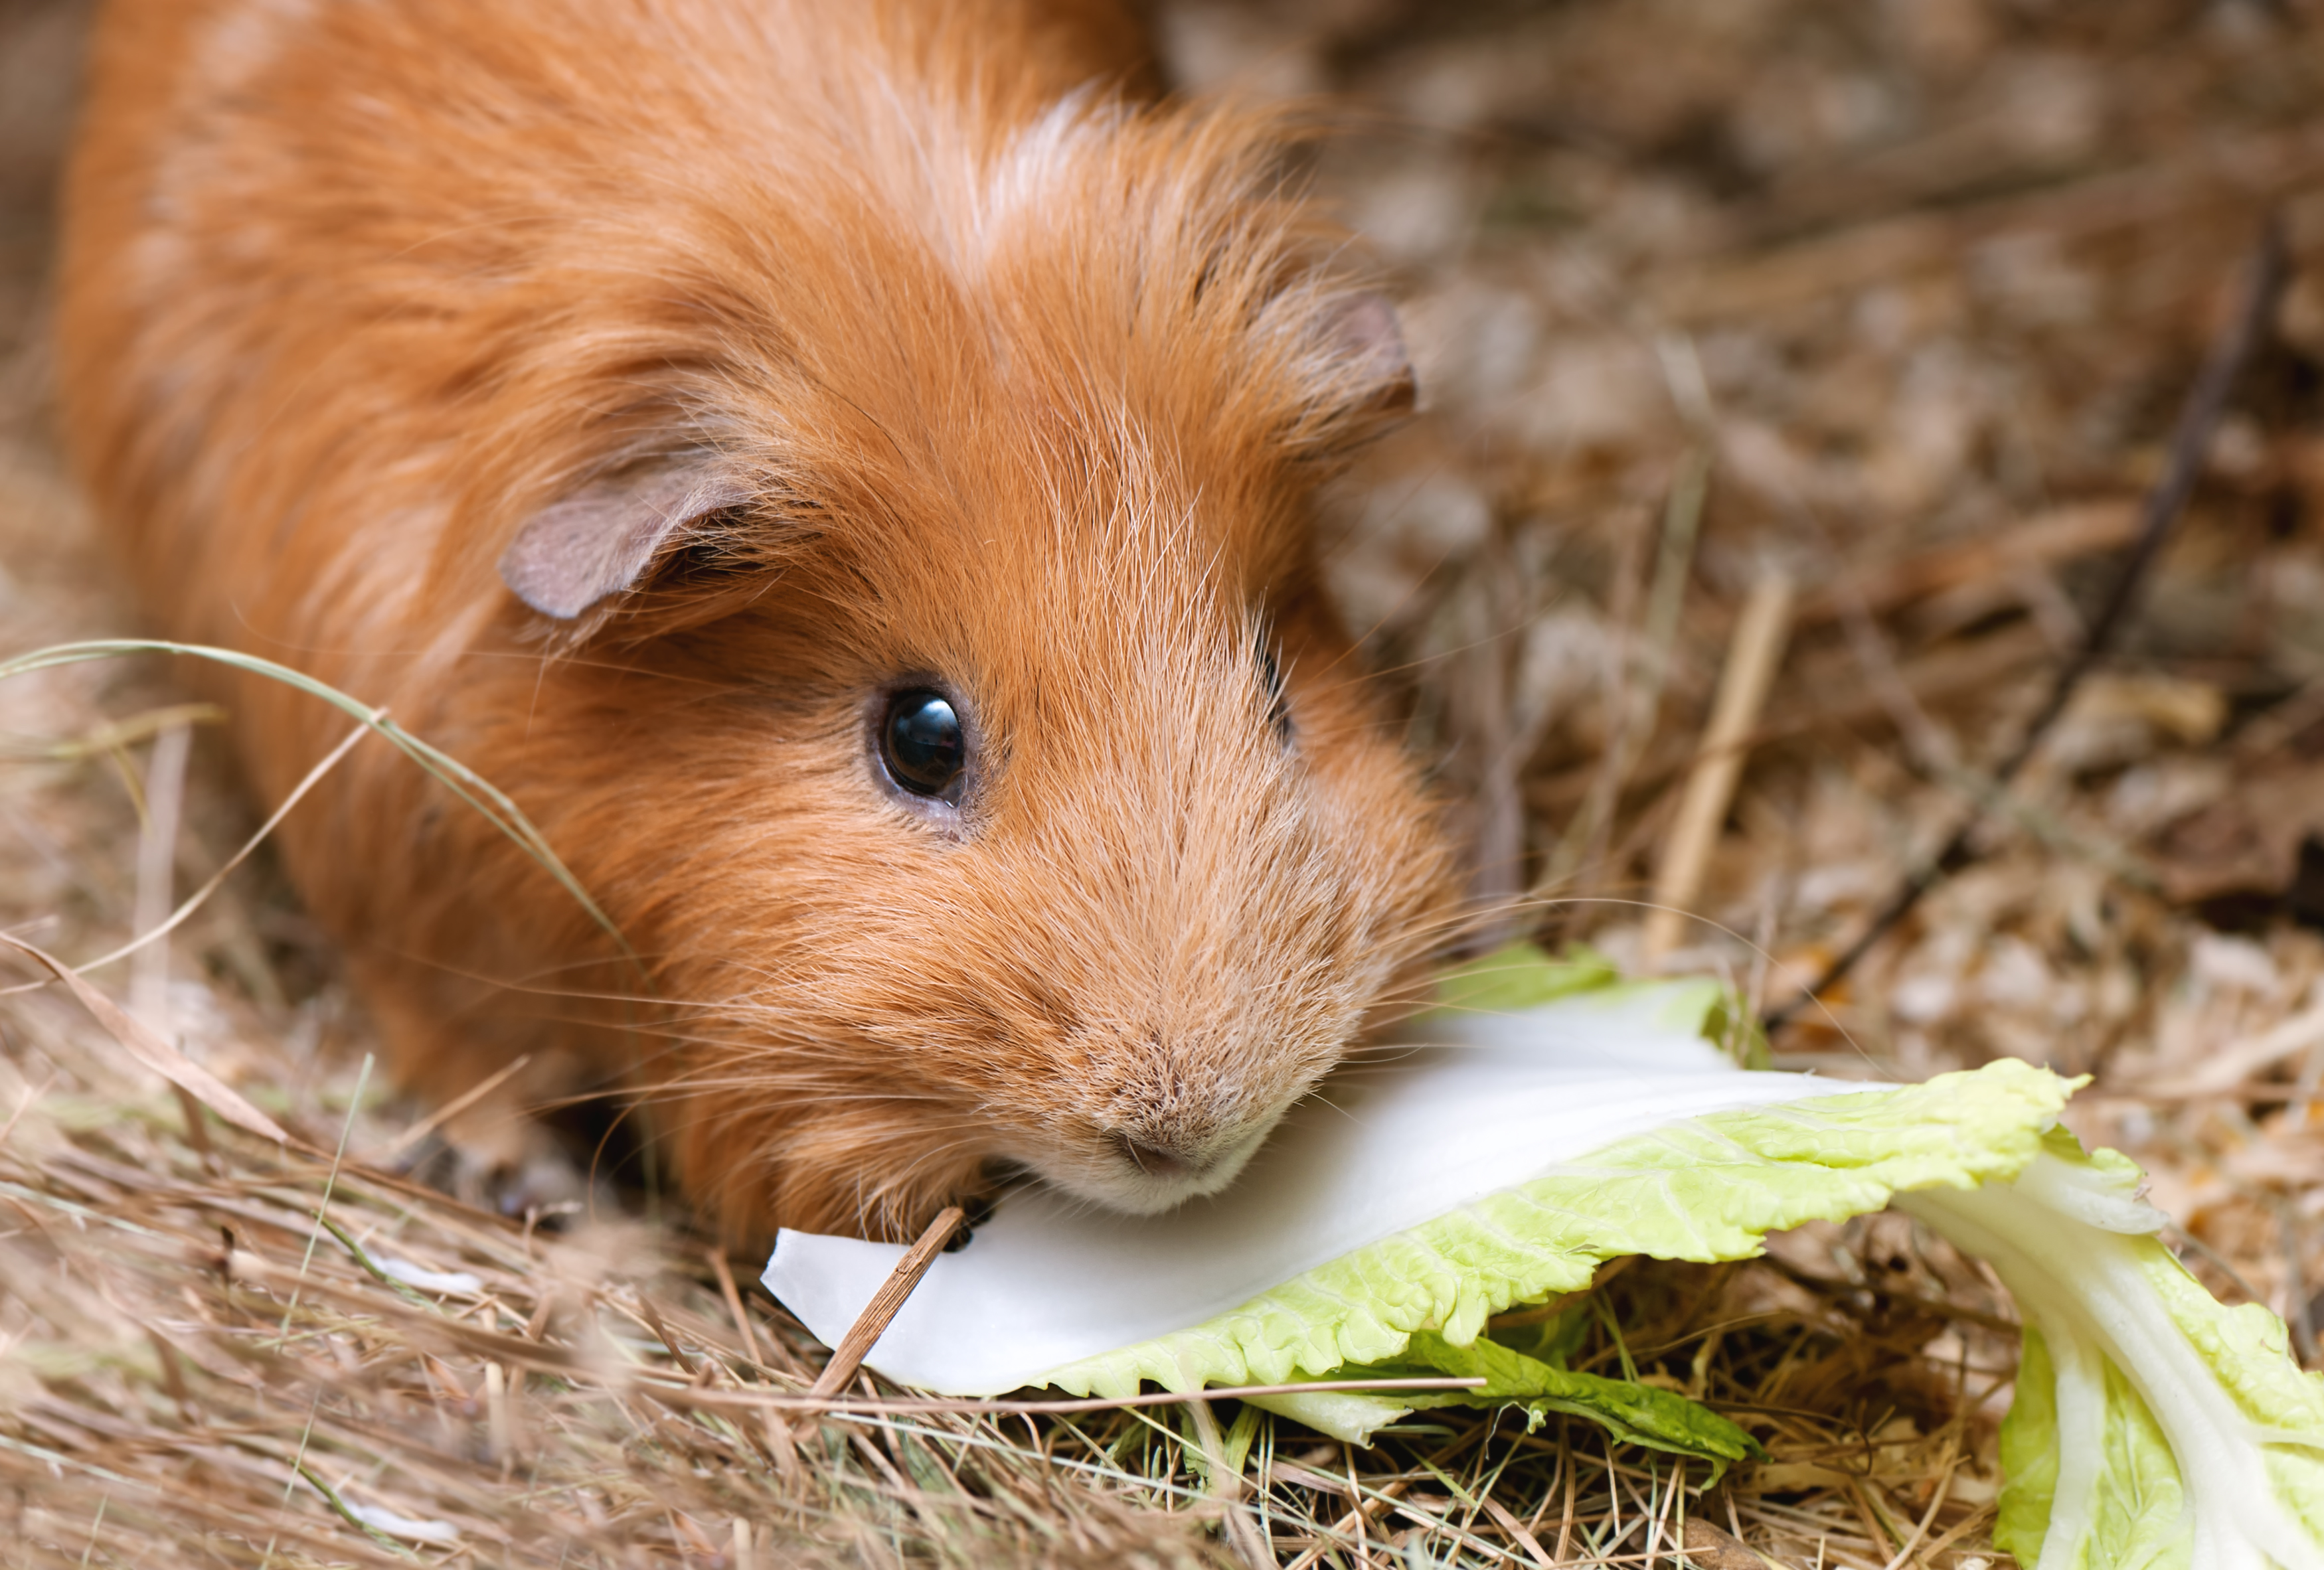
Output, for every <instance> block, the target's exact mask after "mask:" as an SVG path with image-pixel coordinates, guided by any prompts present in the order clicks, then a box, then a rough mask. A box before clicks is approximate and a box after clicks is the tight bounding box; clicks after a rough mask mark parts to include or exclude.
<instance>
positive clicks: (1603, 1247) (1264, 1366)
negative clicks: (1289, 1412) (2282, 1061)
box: [1043, 988, 2070, 1397]
mask: <svg viewBox="0 0 2324 1570" xmlns="http://www.w3.org/2000/svg"><path fill="white" fill-rule="evenodd" d="M1711 996H1715V988H1714V989H1712V993H1711ZM1709 1001H1710V997H1709V996H1704V998H1703V1002H1704V1005H1705V1006H1706V1007H1707V1005H1708V1003H1709ZM1695 1017H1696V1019H1697V1020H1698V1021H1699V1020H1700V1019H1701V1015H1699V1014H1698V1015H1696V1016H1695ZM2069 1093H2070V1085H2069V1084H2068V1083H2067V1082H2066V1081H2064V1080H2061V1079H2059V1078H2058V1077H2057V1076H2056V1075H2054V1074H2052V1073H2050V1072H2049V1071H2048V1070H2042V1069H2036V1068H2034V1067H2033V1066H2032V1065H2030V1064H2026V1063H2023V1062H2019V1061H2017V1060H2014V1059H2005V1060H2000V1061H1998V1062H1995V1063H1990V1064H1987V1066H1986V1067H1985V1068H1983V1069H1979V1070H1974V1071H1972V1072H1967V1073H1958V1074H1947V1075H1943V1076H1941V1077H1939V1078H1938V1079H1932V1080H1931V1081H1929V1082H1928V1083H1927V1084H1925V1085H1916V1086H1903V1087H1896V1088H1883V1089H1877V1090H1868V1091H1865V1092H1863V1093H1860V1094H1855V1095H1844V1096H1832V1097H1817V1098H1814V1099H1812V1100H1809V1101H1804V1102H1797V1103H1788V1104H1782V1105H1777V1106H1760V1107H1751V1108H1746V1109H1742V1110H1738V1111H1732V1112H1723V1113H1713V1114H1710V1115H1708V1116H1702V1117H1698V1118H1690V1119H1684V1120H1681V1121H1679V1122H1676V1123H1674V1124H1672V1125H1667V1126H1666V1127H1664V1128H1661V1129H1657V1130H1655V1131H1653V1132H1652V1133H1649V1134H1639V1135H1635V1136H1632V1137H1630V1138H1628V1139H1624V1140H1620V1141H1618V1142H1616V1143H1613V1144H1611V1145H1609V1146H1607V1147H1606V1148H1604V1149H1602V1150H1600V1151H1598V1152H1591V1153H1589V1154H1587V1155H1584V1156H1582V1157H1581V1158H1579V1159H1577V1160H1575V1161H1571V1162H1568V1163H1565V1164H1564V1165H1563V1167H1562V1168H1561V1169H1560V1170H1558V1171H1554V1172H1552V1173H1550V1174H1549V1175H1547V1176H1545V1177H1543V1178H1539V1179H1536V1180H1534V1181H1532V1182H1529V1183H1526V1184H1522V1185H1519V1186H1517V1187H1516V1188H1513V1189H1504V1190H1502V1191H1501V1192H1499V1193H1497V1194H1494V1195H1491V1196H1489V1197H1488V1198H1484V1199H1482V1200H1480V1201H1478V1202H1477V1203H1475V1204H1472V1205H1469V1206H1465V1207H1462V1208H1461V1209H1459V1210H1456V1211H1453V1212H1452V1213H1451V1214H1449V1215H1446V1216H1444V1217H1439V1218H1438V1219H1437V1220H1435V1221H1433V1222H1430V1223H1428V1224H1427V1225H1425V1226H1419V1227H1415V1228H1412V1229H1410V1230H1408V1231H1406V1232H1401V1233H1397V1234H1394V1235H1390V1236H1388V1237H1384V1238H1382V1239H1380V1240H1379V1242H1377V1243H1374V1244H1368V1245H1367V1246H1365V1247H1363V1248H1360V1249H1357V1250H1356V1251H1354V1252H1353V1253H1349V1254H1345V1255H1343V1256H1342V1257H1341V1258H1339V1259H1337V1260H1334V1261H1333V1262H1330V1263H1328V1264H1324V1265H1321V1266H1318V1267H1316V1268H1315V1269H1314V1270H1311V1271H1307V1272H1304V1273H1303V1274H1301V1275H1299V1276H1297V1277H1296V1278H1294V1279H1293V1280H1291V1281H1286V1282H1285V1283H1284V1284H1283V1285H1281V1286H1279V1287H1277V1288H1275V1289H1273V1290H1269V1291H1267V1292H1263V1293H1261V1294H1259V1296H1258V1297H1256V1298H1253V1299H1251V1300H1250V1302H1248V1303H1245V1304H1243V1305H1241V1306H1240V1307H1239V1308H1233V1309H1231V1310H1229V1311H1228V1312H1226V1313H1224V1314H1222V1315H1219V1316H1217V1317H1216V1318H1213V1319H1211V1320H1208V1321H1206V1322H1205V1323H1203V1324H1202V1325H1198V1326H1194V1327H1191V1328H1189V1329H1186V1330H1182V1331H1178V1332H1176V1333H1174V1334H1172V1335H1169V1336H1157V1337H1156V1338H1154V1339H1152V1340H1149V1341H1145V1342H1140V1343H1139V1344H1137V1345H1132V1346H1128V1347H1123V1348H1120V1349H1119V1350H1117V1351H1114V1352H1111V1353H1106V1354H1101V1355H1099V1356H1096V1357H1091V1358H1084V1359H1082V1360H1079V1361H1076V1362H1074V1363H1068V1364H1065V1365H1064V1366H1063V1367H1060V1368H1057V1369H1056V1370H1053V1371H1051V1372H1050V1373H1048V1374H1047V1376H1045V1379H1044V1381H1043V1382H1045V1383H1048V1384H1051V1385H1055V1386H1057V1387H1059V1388H1062V1389H1064V1390H1066V1391H1072V1392H1074V1393H1075V1394H1094V1395H1100V1396H1108V1397H1112V1396H1124V1395H1130V1394H1132V1393H1134V1392H1135V1391H1138V1390H1139V1388H1140V1385H1141V1383H1142V1382H1145V1381H1149V1380H1150V1381H1152V1382H1155V1383H1157V1384H1159V1385H1161V1386H1162V1387H1163V1388H1164V1389H1166V1390H1173V1391H1194V1390H1199V1389H1201V1388H1203V1386H1204V1385H1206V1384H1241V1383H1252V1384H1279V1383H1286V1382H1292V1381H1296V1380H1300V1379H1303V1378H1314V1377H1322V1376H1323V1375H1325V1374H1328V1373H1331V1372H1332V1371H1333V1370H1336V1369H1339V1368H1342V1367H1343V1366H1346V1365H1348V1364H1373V1363H1387V1362H1391V1361H1393V1360H1395V1359H1397V1358H1398V1357H1399V1356H1401V1355H1402V1354H1404V1351H1405V1348H1406V1345H1407V1343H1408V1342H1409V1340H1410V1338H1411V1336H1413V1334H1414V1333H1415V1332H1416V1331H1423V1330H1427V1331H1435V1332H1438V1333H1439V1334H1441V1335H1442V1336H1443V1338H1444V1340H1445V1341H1446V1342H1447V1343H1449V1344H1451V1345H1454V1346H1466V1345H1471V1343H1473V1342H1474V1341H1475V1340H1476V1338H1477V1336H1478V1335H1479V1333H1480V1331H1481V1330H1482V1329H1483V1327H1484V1324H1485V1321H1486V1319H1487V1318H1489V1316H1491V1315H1493V1314H1497V1313H1499V1312H1501V1311H1502V1310H1504V1309H1506V1308H1510V1307H1511V1306H1513V1305H1515V1304H1518V1303H1523V1302H1534V1301H1539V1300H1541V1299H1545V1298H1547V1297H1549V1296H1550V1295H1552V1294H1554V1293H1558V1292H1570V1291H1578V1290H1581V1289H1582V1288H1583V1287H1585V1286H1587V1285H1588V1284H1589V1282H1590V1280H1591V1276H1592V1275H1593V1274H1594V1273H1595V1272H1596V1271H1597V1269H1598V1267H1599V1266H1600V1264H1601V1263H1603V1262H1605V1261H1607V1260H1609V1259H1615V1258H1619V1257H1622V1256H1624V1255H1627V1254H1634V1253H1642V1254H1646V1255H1649V1256H1651V1257H1655V1258H1661V1259H1686V1260H1696V1261H1702V1262H1715V1261H1720V1260H1730V1259H1743V1258H1748V1257H1751V1256H1753V1255H1756V1254H1757V1253H1759V1251H1760V1244H1761V1241H1762V1239H1764V1237H1765V1236H1766V1234H1768V1233H1770V1232H1775V1231H1781V1230H1784V1229H1785V1228H1788V1227H1793V1226H1801V1225H1803V1223H1805V1222H1808V1221H1812V1220H1829V1221H1838V1220H1844V1219H1846V1218H1848V1217H1851V1216H1858V1215H1863V1214H1865V1213H1867V1212H1868V1211H1873V1210H1878V1209H1880V1208H1882V1207H1885V1206H1886V1204H1887V1202H1888V1199H1889V1197H1890V1196H1891V1195H1892V1194H1895V1193H1900V1192H1909V1191H1911V1190H1913V1189H1925V1188H1938V1187H1951V1188H1974V1187H1976V1186H1978V1184H1981V1183H1986V1182H1992V1181H1996V1180H2001V1181H2006V1180H2009V1179H2011V1178H2014V1177H2015V1176H2016V1174H2017V1173H2018V1172H2019V1171H2022V1170H2023V1169H2024V1166H2025V1164H2026V1163H2027V1162H2028V1161H2032V1160H2033V1156H2034V1155H2035V1153H2036V1152H2038V1151H2039V1150H2040V1149H2041V1143H2042V1131H2043V1129H2044V1128H2045V1127H2046V1126H2047V1125H2049V1124H2050V1123H2051V1122H2052V1120H2053V1119H2054V1118H2055V1117H2056V1116H2057V1114H2058V1111H2059V1109H2060V1108H2061V1106H2064V1104H2065V1100H2066V1097H2067V1096H2068V1094H2069Z"/></svg>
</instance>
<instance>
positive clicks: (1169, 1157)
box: [1113, 1130, 1203, 1183]
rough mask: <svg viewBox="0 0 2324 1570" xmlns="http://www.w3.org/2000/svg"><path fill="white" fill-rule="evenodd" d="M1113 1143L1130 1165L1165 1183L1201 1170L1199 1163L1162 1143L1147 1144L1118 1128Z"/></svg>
mask: <svg viewBox="0 0 2324 1570" xmlns="http://www.w3.org/2000/svg"><path fill="white" fill-rule="evenodd" d="M1113 1143H1114V1145H1115V1147H1116V1148H1117V1149H1119V1150H1120V1152H1121V1153H1122V1154H1123V1155H1125V1156H1127V1157H1129V1158H1130V1165H1131V1166H1134V1167H1136V1168H1137V1169H1138V1170H1139V1171H1141V1172H1143V1173H1145V1174H1146V1175H1147V1176H1148V1177H1149V1178H1158V1179H1160V1180H1162V1181H1163V1182H1166V1183H1175V1182H1176V1181H1178V1180H1180V1179H1183V1178H1191V1177H1194V1176H1196V1175H1197V1174H1199V1173H1200V1172H1201V1171H1202V1170H1203V1168H1202V1166H1201V1165H1200V1164H1198V1163H1197V1162H1194V1161H1189V1160H1187V1159H1186V1157H1185V1156H1183V1155H1181V1154H1179V1153H1178V1152H1176V1151H1174V1150H1169V1149H1167V1148H1166V1147H1164V1146H1162V1145H1157V1144H1148V1143H1147V1142H1146V1141H1144V1140H1142V1139H1139V1138H1137V1137H1135V1136H1134V1135H1131V1134H1123V1133H1121V1132H1120V1131H1119V1130H1117V1131H1116V1132H1115V1134H1114V1136H1113Z"/></svg>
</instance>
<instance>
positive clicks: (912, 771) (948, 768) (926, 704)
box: [880, 687, 968, 797]
mask: <svg viewBox="0 0 2324 1570" xmlns="http://www.w3.org/2000/svg"><path fill="white" fill-rule="evenodd" d="M880 761H881V763H883V764H885V765H886V766H887V769H888V777H889V778H890V779H892V780H894V781H895V782H896V784H897V785H900V786H901V787H903V788H904V789H905V790H908V791H909V792H911V793H912V794H914V795H916V796H936V797H947V796H949V795H950V794H952V793H953V792H954V790H956V789H957V787H958V786H959V785H960V780H961V776H962V775H963V774H964V773H965V772H966V771H967V768H968V735H967V732H966V731H964V730H963V729H962V728H961V723H960V715H959V713H958V712H955V711H954V708H953V706H952V700H951V699H949V698H947V697H945V695H944V694H943V693H936V692H930V691H929V690H928V689H927V688H926V687H919V688H915V689H914V690H912V691H911V692H908V693H897V694H896V695H895V696H894V697H892V698H890V699H889V700H888V712H887V715H886V717H885V718H884V719H882V720H881V721H880Z"/></svg>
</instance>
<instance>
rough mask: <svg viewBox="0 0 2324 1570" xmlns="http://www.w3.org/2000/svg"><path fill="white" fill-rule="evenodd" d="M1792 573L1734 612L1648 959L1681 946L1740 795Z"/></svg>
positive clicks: (1673, 839)
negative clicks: (1722, 829)
mask: <svg viewBox="0 0 2324 1570" xmlns="http://www.w3.org/2000/svg"><path fill="white" fill-rule="evenodd" d="M1791 613H1792V580H1791V578H1790V577H1789V575H1787V574H1784V573H1780V572H1771V573H1768V574H1766V575H1764V576H1763V577H1761V578H1760V580H1759V581H1758V583H1756V584H1754V585H1753V587H1752V590H1751V597H1750V598H1749V599H1748V600H1747V601H1744V605H1743V614H1742V615H1741V616H1739V617H1738V618H1737V619H1736V622H1735V634H1734V637H1733V638H1732V639H1731V640H1730V641H1729V644H1728V647H1727V667H1726V669H1725V670H1724V671H1722V672H1721V673H1720V682H1719V696H1718V699H1717V701H1716V702H1714V703H1713V705H1712V708H1711V723H1710V725H1709V727H1708V728H1707V729H1705V730H1704V731H1703V733H1702V750H1701V754H1700V755H1699V756H1698V757H1697V758H1696V760H1695V766H1694V768H1693V771H1692V773H1691V774H1689V775H1688V776H1687V781H1686V794H1685V795H1684V796H1683V797H1682V798H1681V799H1680V802H1679V808H1678V817H1677V820H1676V822H1674V823H1673V824H1672V826H1671V831H1670V834H1669V837H1668V838H1667V839H1665V840H1664V841H1663V847H1664V850H1663V858H1662V866H1661V868H1659V870H1658V871H1657V873H1656V875H1655V895H1654V903H1655V909H1654V911H1653V912H1652V913H1651V914H1649V915H1648V916H1647V917H1646V935H1645V937H1644V939H1643V940H1642V941H1641V944H1640V948H1641V950H1643V952H1644V955H1645V958H1646V963H1647V964H1648V965H1649V966H1651V965H1653V964H1655V962H1656V961H1658V960H1660V959H1662V957H1663V956H1664V955H1665V954H1667V953H1669V952H1670V951H1671V950H1673V949H1675V948H1676V947H1678V944H1679V940H1680V938H1681V936H1682V935H1683V933H1684V932H1685V928H1686V921H1687V907H1688V906H1690V905H1692V904H1693V903H1694V898H1695V895H1697V894H1698V893H1700V892H1701V887H1702V875H1703V872H1704V869H1705V868H1707V867H1708V866H1709V865H1710V861H1711V848H1712V847H1713V846H1714V845H1716V844H1717V843H1718V840H1719V825H1720V823H1721V822H1724V821H1725V820H1726V817H1727V809H1728V806H1729V803H1732V802H1733V800H1734V799H1735V785H1736V782H1737V781H1738V779H1739V778H1740V777H1741V776H1742V773H1743V746H1742V744H1743V742H1744V740H1745V739H1747V738H1748V736H1749V735H1750V734H1751V731H1752V730H1753V729H1754V728H1756V727H1757V725H1758V723H1759V711H1760V709H1761V708H1762V707H1763V706H1765V704H1766V701H1767V689H1768V687H1769V686H1770V685H1771V684H1773V683H1774V681H1775V667H1776V666H1778V665H1780V664H1782V663H1783V657H1784V641H1785V638H1786V637H1787V636H1788V634H1789V633H1790V630H1791V620H1792V614H1791Z"/></svg>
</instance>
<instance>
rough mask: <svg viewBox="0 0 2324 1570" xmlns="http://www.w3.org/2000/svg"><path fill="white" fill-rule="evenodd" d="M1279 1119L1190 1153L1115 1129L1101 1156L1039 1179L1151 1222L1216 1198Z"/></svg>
mask: <svg viewBox="0 0 2324 1570" xmlns="http://www.w3.org/2000/svg"><path fill="white" fill-rule="evenodd" d="M1276 1121H1277V1119H1276V1118H1273V1117H1269V1118H1268V1119H1267V1120H1266V1121H1265V1122H1264V1123H1262V1124H1260V1125H1259V1126H1257V1127H1255V1128H1249V1129H1246V1130H1244V1131H1243V1132H1242V1133H1241V1134H1240V1136H1239V1137H1236V1138H1234V1139H1232V1140H1231V1142H1230V1141H1218V1142H1214V1143H1210V1144H1208V1145H1207V1146H1206V1147H1205V1148H1203V1149H1201V1150H1199V1151H1193V1152H1189V1151H1187V1150H1185V1149H1184V1148H1182V1147H1180V1148H1174V1147H1173V1146H1171V1145H1167V1144H1164V1143H1159V1142H1154V1141H1148V1140H1145V1139H1141V1138H1139V1136H1138V1135H1136V1134H1130V1133H1129V1132H1127V1131H1125V1130H1120V1129H1116V1130H1113V1131H1112V1132H1111V1133H1110V1134H1106V1135H1105V1136H1104V1138H1103V1149H1104V1152H1105V1153H1104V1155H1103V1156H1102V1158H1100V1159H1099V1160H1097V1161H1089V1160H1088V1159H1087V1158H1086V1157H1084V1158H1083V1159H1081V1160H1077V1161H1073V1162H1071V1163H1070V1164H1069V1165H1068V1164H1063V1163H1061V1164H1060V1165H1059V1166H1058V1167H1050V1166H1049V1165H1048V1163H1040V1166H1041V1168H1043V1169H1046V1170H1044V1171H1043V1174H1042V1175H1043V1176H1045V1177H1046V1178H1047V1180H1049V1181H1050V1182H1051V1183H1052V1184H1054V1185H1055V1186H1056V1187H1057V1188H1060V1189H1065V1191H1066V1192H1067V1193H1070V1194H1074V1195H1076V1196H1078V1197H1079V1198H1084V1199H1088V1200H1090V1201H1092V1202H1093V1203H1095V1204H1098V1205H1102V1206H1103V1207H1106V1208H1107V1209H1109V1210H1115V1211H1120V1212H1121V1213H1122V1214H1124V1215H1129V1216H1154V1215H1158V1214H1160V1213H1161V1212H1162V1211H1165V1210H1168V1209H1171V1208H1173V1207H1176V1206H1179V1205H1182V1204H1184V1203H1185V1202H1186V1201H1187V1200H1189V1199H1194V1198H1201V1197H1202V1196H1203V1195H1205V1194H1215V1193H1217V1192H1218V1191H1219V1190H1220V1189H1223V1188H1225V1187H1226V1186H1227V1185H1228V1184H1229V1183H1231V1182H1233V1181H1234V1180H1235V1179H1236V1177H1237V1176H1239V1175H1240V1173H1241V1171H1242V1170H1243V1168H1244V1167H1245V1166H1246V1165H1247V1164H1249V1162H1250V1158H1251V1157H1252V1156H1253V1155H1255V1154H1257V1153H1258V1152H1259V1146H1260V1145H1262V1144H1264V1143H1267V1136H1268V1133H1269V1131H1271V1130H1272V1129H1273V1128H1274V1126H1275V1124H1276Z"/></svg>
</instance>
